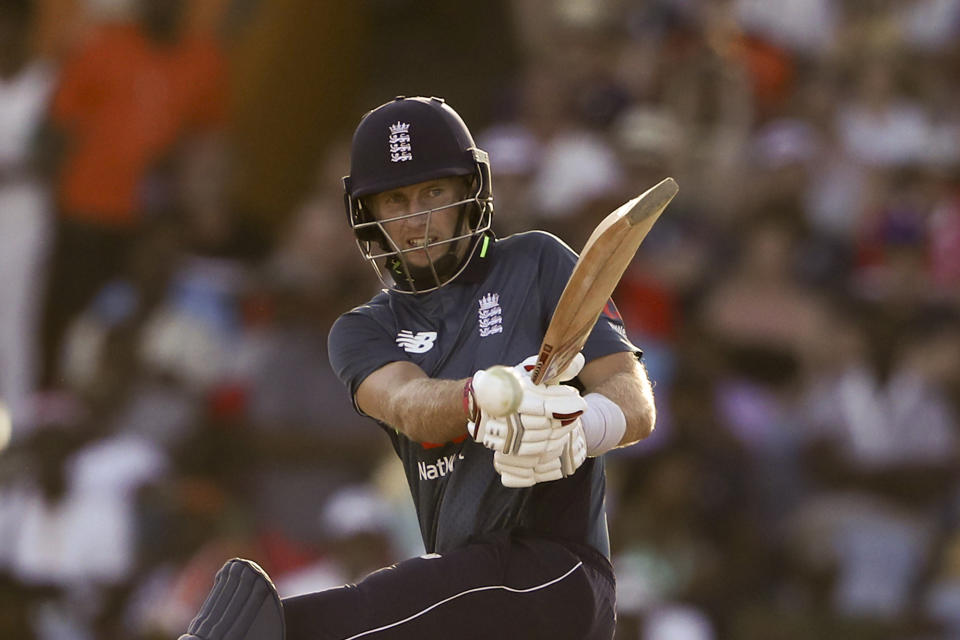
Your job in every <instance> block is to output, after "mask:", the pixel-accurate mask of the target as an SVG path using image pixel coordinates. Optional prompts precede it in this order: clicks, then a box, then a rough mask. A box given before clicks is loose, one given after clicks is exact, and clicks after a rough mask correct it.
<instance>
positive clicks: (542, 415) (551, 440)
mask: <svg viewBox="0 0 960 640" xmlns="http://www.w3.org/2000/svg"><path fill="white" fill-rule="evenodd" d="M531 361H532V362H533V363H536V356H532V357H531V358H527V359H526V360H524V361H523V362H521V363H520V364H518V365H517V366H516V367H515V369H516V371H517V373H518V374H519V378H520V383H521V387H522V388H523V398H522V399H521V401H520V406H519V407H518V408H517V411H516V413H512V414H509V415H506V416H503V417H499V418H495V417H493V416H487V415H486V414H484V413H483V412H482V411H477V413H478V415H477V416H476V420H475V421H470V422H468V423H467V430H468V431H469V432H470V434H471V435H472V436H473V439H474V440H476V441H477V442H480V443H482V444H483V445H484V446H485V447H487V448H488V449H492V450H493V451H495V452H500V453H507V454H511V455H520V456H536V457H540V456H541V455H543V454H544V453H547V452H554V453H557V454H559V452H560V450H561V449H562V448H563V443H564V439H565V438H566V436H567V435H568V434H569V433H570V431H571V430H572V428H573V424H574V422H575V421H576V419H577V418H578V417H579V416H580V415H581V414H582V413H583V412H584V410H586V408H587V405H586V402H585V401H584V400H583V398H581V397H580V393H579V392H578V391H577V390H576V389H575V388H574V387H571V386H568V385H563V384H552V385H550V386H546V385H542V384H533V381H532V380H531V379H530V371H531V370H532V369H533V365H532V364H531ZM582 366H583V356H581V355H579V354H578V357H577V358H575V359H574V362H573V363H571V366H568V367H567V369H566V370H565V371H564V374H565V375H567V374H569V378H563V379H570V378H573V377H574V376H576V375H577V374H578V373H579V372H580V369H581V367H582ZM480 375H483V372H482V371H478V372H477V373H476V374H474V377H477V376H480Z"/></svg>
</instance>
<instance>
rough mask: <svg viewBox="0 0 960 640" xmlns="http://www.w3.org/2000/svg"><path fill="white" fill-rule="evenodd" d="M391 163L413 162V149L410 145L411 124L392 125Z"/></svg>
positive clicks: (397, 123)
mask: <svg viewBox="0 0 960 640" xmlns="http://www.w3.org/2000/svg"><path fill="white" fill-rule="evenodd" d="M389 144H390V162H406V161H408V160H413V147H412V146H411V145H410V124H409V123H407V122H396V123H394V124H392V125H390V138H389Z"/></svg>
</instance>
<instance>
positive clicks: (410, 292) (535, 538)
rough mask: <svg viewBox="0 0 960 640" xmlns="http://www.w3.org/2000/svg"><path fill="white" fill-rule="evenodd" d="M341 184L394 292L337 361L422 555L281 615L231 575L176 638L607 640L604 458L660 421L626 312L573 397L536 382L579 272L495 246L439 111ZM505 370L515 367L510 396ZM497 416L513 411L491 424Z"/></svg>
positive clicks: (459, 137)
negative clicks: (395, 480) (542, 350)
mask: <svg viewBox="0 0 960 640" xmlns="http://www.w3.org/2000/svg"><path fill="white" fill-rule="evenodd" d="M343 185H344V201H345V205H346V213H347V219H348V221H349V223H350V226H351V227H352V229H353V232H354V234H355V235H356V239H357V243H358V246H359V248H360V251H361V253H362V254H363V257H364V258H365V259H366V260H367V261H368V262H369V263H370V264H371V265H372V266H373V268H374V269H375V270H376V272H377V274H378V276H379V277H380V279H381V281H382V282H383V284H384V287H385V288H384V289H383V290H382V291H381V292H380V293H378V294H377V295H376V296H374V297H373V299H371V300H370V301H369V302H368V303H367V304H365V305H363V306H360V307H357V308H355V309H352V310H350V311H347V312H346V313H344V314H343V315H342V316H340V318H339V319H338V321H337V322H336V324H335V325H334V326H333V328H332V329H331V331H330V336H329V353H330V362H331V364H332V366H333V369H334V370H335V371H336V373H337V375H338V377H339V378H340V379H341V380H342V381H343V383H344V385H345V386H346V388H347V390H348V391H349V393H350V395H351V397H352V398H353V401H354V404H355V406H356V409H357V411H359V412H360V413H361V414H363V415H365V416H368V417H369V418H371V419H372V420H373V421H374V422H375V423H376V425H377V426H378V427H379V428H380V429H381V430H382V431H383V432H384V435H385V437H387V438H389V439H390V441H391V443H392V445H393V449H394V450H395V452H396V454H397V456H398V457H399V458H400V460H401V462H402V463H403V467H404V469H405V471H406V479H407V484H408V485H409V489H410V493H411V496H412V497H413V502H414V505H415V507H416V511H417V516H418V518H419V522H420V531H421V534H422V537H423V543H424V547H425V548H426V551H427V553H426V555H423V556H420V557H418V558H413V559H409V560H406V561H403V562H400V563H398V564H396V565H394V566H391V567H387V568H385V569H382V570H380V571H377V572H375V573H373V574H371V575H369V576H367V577H366V578H364V579H363V580H362V581H360V582H358V583H357V584H350V585H344V586H342V587H338V588H334V589H329V590H325V591H320V592H316V593H310V594H306V595H300V596H296V597H291V598H287V599H284V600H282V601H281V600H280V599H279V598H278V597H277V594H276V591H275V589H274V588H273V585H272V583H271V582H270V579H269V578H268V577H267V575H266V574H265V573H264V572H263V571H262V570H261V569H260V568H259V567H258V566H257V565H256V564H254V563H253V562H251V561H249V560H242V559H234V560H231V561H229V562H228V563H227V564H226V565H225V566H224V568H223V569H221V571H220V572H219V573H218V574H217V577H216V580H215V582H214V586H213V590H212V591H211V593H210V595H209V596H208V598H207V600H206V602H205V603H204V604H203V606H202V608H201V610H200V612H199V613H198V615H197V617H196V618H195V619H194V620H193V622H192V623H191V625H190V627H189V629H188V631H187V634H186V635H185V636H183V637H182V638H183V639H184V640H282V639H283V638H286V639H287V640H334V639H336V640H355V639H359V638H365V639H370V640H386V639H391V640H392V639H408V638H409V639H414V638H416V639H422V638H458V639H461V640H466V639H471V638H477V639H480V638H498V639H509V638H518V639H523V640H533V639H537V638H543V639H550V640H565V639H569V640H609V639H610V638H612V637H613V634H614V627H615V623H616V618H615V597H616V596H615V593H616V588H615V580H614V574H613V569H612V567H611V564H610V544H609V538H608V532H607V522H606V514H605V505H604V493H605V476H604V460H603V455H604V454H605V453H606V452H608V451H610V450H611V449H614V448H616V447H622V446H627V445H630V444H633V443H635V442H637V441H639V440H641V439H643V438H645V437H647V436H648V435H649V434H650V433H651V431H652V430H653V426H654V421H655V411H654V403H653V393H652V390H651V385H650V382H649V379H648V377H647V374H646V371H645V369H644V367H643V365H642V363H641V360H640V357H641V352H640V350H639V349H638V348H637V347H635V346H634V345H633V344H631V343H630V341H629V340H628V339H627V338H626V333H625V331H624V327H623V324H622V320H621V319H620V316H619V314H618V313H617V311H616V308H615V307H614V306H613V304H612V303H610V304H608V305H607V307H606V309H605V311H604V312H603V313H602V314H601V315H600V318H599V320H598V321H597V322H596V324H595V325H594V326H593V329H592V331H591V332H590V334H589V338H588V339H587V341H586V343H585V345H584V347H583V349H582V351H581V354H582V355H581V356H578V357H577V358H576V359H575V360H574V361H573V363H572V364H570V365H569V366H568V367H567V368H566V370H565V371H564V372H563V373H562V375H561V376H560V383H556V384H550V385H544V384H534V383H533V381H532V379H531V373H530V372H531V370H532V369H533V363H534V361H535V360H536V356H533V357H530V356H531V354H536V353H537V352H538V349H539V347H540V343H541V340H542V339H543V337H544V332H545V330H546V328H547V325H548V324H549V322H550V319H551V317H552V315H553V312H554V309H555V308H556V306H557V302H558V300H559V298H560V294H561V292H562V291H563V289H564V286H565V284H566V282H567V279H568V278H569V276H570V273H571V271H572V270H573V267H574V264H575V263H576V261H577V255H576V254H575V253H574V252H573V251H572V250H571V249H570V248H568V247H567V246H566V245H565V244H564V243H563V242H561V241H560V240H559V239H557V238H556V237H554V236H552V235H550V234H548V233H544V232H541V231H528V232H525V233H520V234H517V235H513V236H510V237H507V238H503V239H497V238H495V237H494V234H493V233H492V231H491V221H492V218H493V193H492V188H491V181H490V164H489V161H488V158H487V154H486V153H485V152H484V151H482V150H480V149H478V148H477V147H476V145H475V144H474V140H473V137H472V135H471V133H470V131H469V130H468V129H467V126H466V125H465V124H464V122H463V120H462V119H461V118H460V116H459V115H458V114H457V113H456V112H455V111H454V110H453V109H452V108H451V107H450V106H449V105H448V104H447V103H446V102H445V101H444V100H442V99H440V98H428V97H412V98H406V97H398V98H396V99H394V100H391V101H390V102H387V103H386V104H383V105H381V106H379V107H377V108H376V109H374V110H372V111H370V112H369V113H367V114H366V115H365V116H364V117H363V118H362V119H361V121H360V123H359V125H358V127H357V129H356V132H355V134H354V137H353V143H352V150H351V161H350V175H348V176H346V177H345V178H344V179H343ZM494 365H511V368H509V369H506V370H505V369H504V368H503V367H500V370H499V373H498V374H497V375H498V376H499V378H500V379H498V380H495V381H494V382H497V384H492V383H491V380H492V379H491V377H490V376H492V375H493V374H492V373H491V371H492V370H491V367H494ZM488 370H491V371H488ZM504 371H506V373H504ZM508 393H509V395H510V396H511V397H509V398H508V397H506V395H507V394H508ZM478 396H479V398H478ZM498 396H504V397H502V398H501V397H498ZM478 400H479V401H478ZM499 405H502V406H505V407H509V409H510V411H509V412H508V413H507V414H506V415H496V412H490V411H485V410H484V408H483V407H488V406H499Z"/></svg>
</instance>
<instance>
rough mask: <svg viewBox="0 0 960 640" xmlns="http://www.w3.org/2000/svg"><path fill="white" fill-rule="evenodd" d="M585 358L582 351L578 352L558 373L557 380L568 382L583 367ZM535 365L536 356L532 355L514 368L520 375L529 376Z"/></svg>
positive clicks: (578, 373)
mask: <svg viewBox="0 0 960 640" xmlns="http://www.w3.org/2000/svg"><path fill="white" fill-rule="evenodd" d="M584 362H585V359H584V357H583V354H582V353H578V354H577V355H576V356H574V357H573V360H571V361H570V364H568V365H567V367H566V368H565V369H564V370H563V371H562V372H561V373H560V377H559V378H557V382H569V381H570V380H573V379H574V378H576V377H577V376H578V375H580V370H581V369H583V364H584ZM536 366H537V356H535V355H533V356H530V357H529V358H525V359H524V360H523V362H521V363H520V364H518V365H517V366H515V367H514V370H515V371H516V372H517V373H519V374H520V375H521V376H524V375H525V376H526V377H528V378H529V377H530V376H531V375H532V374H533V370H534V368H535V367H536Z"/></svg>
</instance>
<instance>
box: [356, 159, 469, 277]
mask: <svg viewBox="0 0 960 640" xmlns="http://www.w3.org/2000/svg"><path fill="white" fill-rule="evenodd" d="M465 191H466V184H465V181H464V180H463V178H460V177H451V178H437V179H434V180H428V181H426V182H418V183H417V184H412V185H408V186H405V187H399V188H397V189H392V190H390V191H384V192H382V193H378V194H375V195H373V196H372V197H371V198H370V200H369V203H368V204H369V206H370V208H371V210H372V211H373V215H374V216H376V218H377V220H380V221H381V222H382V223H383V227H384V229H385V230H386V232H387V233H388V234H389V235H390V238H391V239H392V240H393V241H394V242H395V243H396V245H397V247H399V248H400V250H401V251H402V252H404V253H403V257H404V259H405V260H407V262H408V263H409V264H410V265H411V266H414V267H426V266H428V265H429V263H430V262H431V261H435V260H437V259H438V258H440V257H442V256H443V255H444V254H446V253H447V251H449V250H450V245H451V243H445V242H443V241H444V240H450V239H451V238H453V237H454V235H455V234H456V233H457V222H458V219H459V215H460V209H461V205H460V204H458V203H461V202H462V201H463V199H464V198H465V195H464V194H465ZM451 205H457V206H451ZM438 243H439V244H438ZM461 244H462V245H466V243H461ZM463 250H465V247H459V251H461V252H462V251H463Z"/></svg>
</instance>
